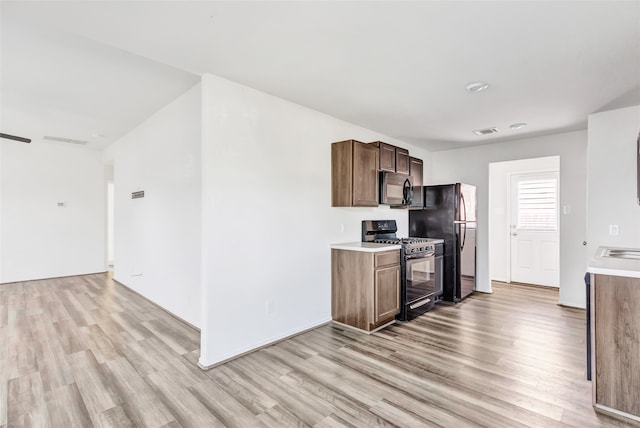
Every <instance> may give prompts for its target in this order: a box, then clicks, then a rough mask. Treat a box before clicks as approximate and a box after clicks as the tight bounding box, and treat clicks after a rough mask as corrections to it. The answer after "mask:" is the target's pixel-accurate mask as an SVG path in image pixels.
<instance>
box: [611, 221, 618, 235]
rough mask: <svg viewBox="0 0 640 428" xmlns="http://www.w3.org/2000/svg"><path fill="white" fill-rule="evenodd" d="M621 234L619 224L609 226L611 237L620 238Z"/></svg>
mask: <svg viewBox="0 0 640 428" xmlns="http://www.w3.org/2000/svg"><path fill="white" fill-rule="evenodd" d="M619 234H620V229H619V228H618V225H617V224H610V225H609V235H611V236H618V235H619Z"/></svg>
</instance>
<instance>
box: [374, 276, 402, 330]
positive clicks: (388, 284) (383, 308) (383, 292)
mask: <svg viewBox="0 0 640 428" xmlns="http://www.w3.org/2000/svg"><path fill="white" fill-rule="evenodd" d="M373 300H374V311H373V318H374V319H373V324H374V325H377V324H379V323H380V322H381V321H384V320H386V319H389V318H392V317H395V316H396V315H397V314H399V313H400V266H399V265H396V266H391V267H386V268H382V269H376V271H375V279H374V296H373Z"/></svg>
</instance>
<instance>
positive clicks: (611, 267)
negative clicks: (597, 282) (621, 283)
mask: <svg viewBox="0 0 640 428" xmlns="http://www.w3.org/2000/svg"><path fill="white" fill-rule="evenodd" d="M608 249H632V248H618V247H598V249H597V250H596V252H595V254H594V256H593V257H592V258H591V260H589V265H588V266H587V272H589V273H593V274H596V275H611V276H625V277H628V278H640V260H630V259H618V258H613V257H604V256H602V254H604V251H605V250H608Z"/></svg>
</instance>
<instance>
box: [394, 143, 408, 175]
mask: <svg viewBox="0 0 640 428" xmlns="http://www.w3.org/2000/svg"><path fill="white" fill-rule="evenodd" d="M396 172H397V173H398V174H409V150H407V149H401V148H400V147H396Z"/></svg>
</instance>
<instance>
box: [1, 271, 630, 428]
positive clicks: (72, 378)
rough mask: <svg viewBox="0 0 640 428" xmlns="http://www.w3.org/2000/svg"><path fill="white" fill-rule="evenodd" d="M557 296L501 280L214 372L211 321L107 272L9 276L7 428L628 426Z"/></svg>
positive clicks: (4, 291)
mask: <svg viewBox="0 0 640 428" xmlns="http://www.w3.org/2000/svg"><path fill="white" fill-rule="evenodd" d="M557 299H558V296H557V291H554V290H549V289H535V288H532V287H522V286H520V287H513V286H507V285H501V284H496V286H495V293H494V294H492V295H488V294H479V295H473V296H471V297H469V298H468V299H467V300H465V301H464V302H462V303H461V304H458V305H456V306H449V307H437V308H436V309H435V310H434V311H432V312H429V313H427V314H425V315H424V316H422V317H420V318H418V319H415V320H413V321H411V322H409V323H404V324H398V325H395V326H392V327H391V328H388V329H385V330H383V331H381V332H379V333H376V334H373V335H371V336H367V335H363V334H359V333H356V332H353V331H350V330H344V329H341V328H336V327H333V326H330V325H328V326H323V327H320V328H318V329H315V330H313V331H311V332H308V333H305V334H303V335H300V336H297V337H295V338H293V339H290V340H287V341H284V342H281V343H279V344H277V345H275V346H271V347H268V348H266V349H263V350H260V351H258V352H255V353H253V354H250V355H248V356H244V357H242V358H239V359H236V360H234V361H232V362H229V363H227V364H225V365H222V366H220V367H217V368H214V369H212V370H210V371H208V372H203V371H201V370H200V369H198V368H197V367H196V366H195V363H196V361H197V357H198V343H199V334H198V332H197V331H195V330H193V329H192V328H190V327H188V326H186V325H184V324H182V323H180V322H179V321H177V320H175V319H174V318H172V317H171V316H169V315H168V314H166V313H165V312H163V311H162V310H160V309H158V308H157V307H155V306H154V305H152V304H150V303H148V302H147V301H145V300H144V299H143V298H141V297H139V296H137V295H136V294H134V293H132V292H131V291H129V290H127V289H126V288H124V287H122V286H120V285H118V284H116V283H114V282H113V281H111V280H110V279H109V277H108V275H107V274H104V275H103V274H100V275H87V276H81V277H71V278H63V279H53V280H46V281H32V282H24V283H14V284H5V285H0V338H1V341H0V427H2V428H5V427H20V426H36V427H47V426H51V427H65V428H66V427H74V426H76V427H90V426H117V427H125V426H149V427H160V426H165V427H179V426H184V427H199V428H200V427H209V426H237V427H252V426H274V427H281V426H318V427H337V426H356V427H371V426H402V427H418V426H442V427H472V426H486V427H510V428H511V427H521V426H529V427H556V426H573V427H598V426H627V425H624V424H622V423H620V422H617V421H616V420H614V419H610V418H606V417H604V416H598V415H597V414H596V413H595V412H594V411H593V409H592V407H591V404H590V402H591V401H590V400H591V390H590V383H589V382H587V381H586V380H585V351H584V347H585V344H584V336H585V317H584V311H582V310H577V309H569V308H563V307H560V306H557V305H556V302H557ZM229 323H233V320H229Z"/></svg>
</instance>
